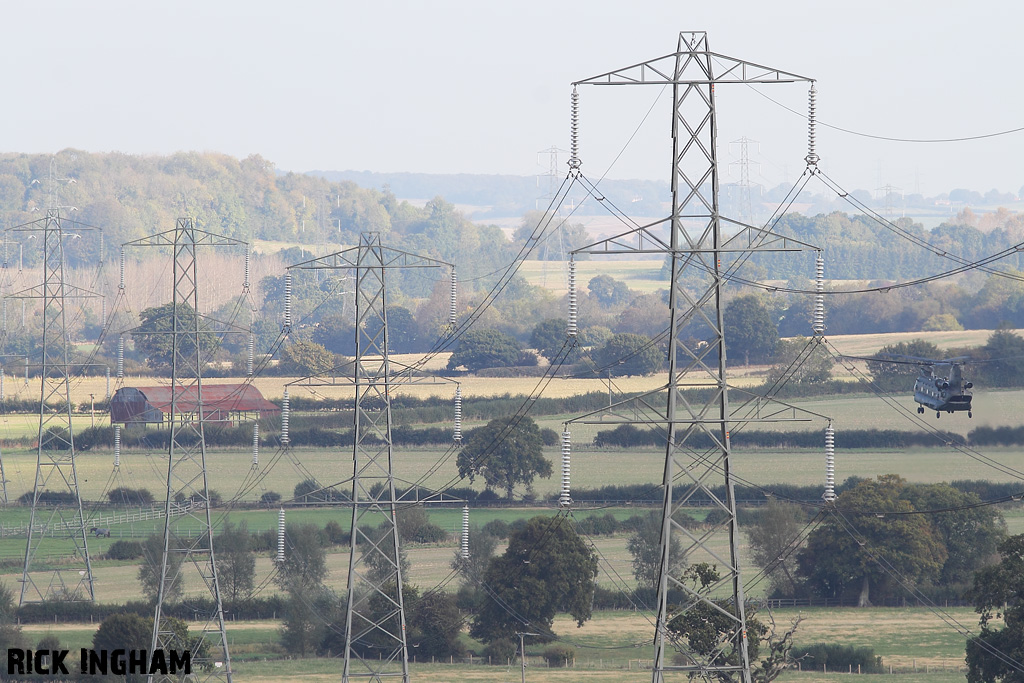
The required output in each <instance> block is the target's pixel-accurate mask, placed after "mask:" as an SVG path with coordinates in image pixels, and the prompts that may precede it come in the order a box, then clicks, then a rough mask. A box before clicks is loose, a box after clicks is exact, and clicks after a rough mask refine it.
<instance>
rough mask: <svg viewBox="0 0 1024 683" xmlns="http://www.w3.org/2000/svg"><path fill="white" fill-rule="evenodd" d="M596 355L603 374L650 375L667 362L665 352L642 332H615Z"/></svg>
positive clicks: (596, 360) (595, 359) (595, 360)
mask: <svg viewBox="0 0 1024 683" xmlns="http://www.w3.org/2000/svg"><path fill="white" fill-rule="evenodd" d="M593 355H594V362H595V363H597V365H598V367H599V368H600V369H601V374H602V375H604V374H606V373H610V374H611V375H612V376H613V377H615V376H622V375H650V374H652V373H655V372H657V371H658V370H661V368H662V366H663V365H664V364H665V357H664V353H662V351H661V349H659V348H658V346H657V345H656V344H654V343H652V342H651V340H650V338H649V337H645V336H643V335H640V334H628V333H625V334H615V335H612V338H611V339H609V340H608V342H607V343H606V344H605V345H604V346H603V347H602V348H601V349H599V350H598V351H597V352H596V353H594V354H593Z"/></svg>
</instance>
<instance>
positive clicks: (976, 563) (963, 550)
mask: <svg viewBox="0 0 1024 683" xmlns="http://www.w3.org/2000/svg"><path fill="white" fill-rule="evenodd" d="M900 497H901V498H903V499H904V500H909V501H910V503H911V505H913V506H914V508H915V509H917V510H948V512H938V513H934V514H930V515H928V519H929V520H930V521H931V523H932V526H933V527H934V528H935V531H936V532H937V533H938V535H939V538H941V539H942V542H943V544H944V545H945V546H946V555H947V557H946V562H945V563H944V564H943V565H942V572H941V573H940V574H939V578H938V582H939V583H941V584H943V585H950V584H966V583H968V582H970V580H971V577H972V576H973V575H974V572H975V570H977V569H980V568H981V567H983V566H985V565H986V564H989V563H990V562H992V560H993V559H994V558H995V557H996V553H997V548H998V546H999V543H1000V542H1001V541H1002V540H1003V538H1005V537H1006V522H1005V521H1004V520H1003V517H1002V515H1001V514H999V510H998V509H997V508H994V507H991V506H982V505H979V503H981V498H979V497H978V495H977V494H975V493H970V492H964V491H958V490H957V489H955V488H953V487H952V486H950V485H949V484H912V485H908V486H905V487H904V489H903V493H902V494H900Z"/></svg>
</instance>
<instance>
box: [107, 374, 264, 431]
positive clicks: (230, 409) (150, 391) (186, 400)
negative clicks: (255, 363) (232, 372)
mask: <svg viewBox="0 0 1024 683" xmlns="http://www.w3.org/2000/svg"><path fill="white" fill-rule="evenodd" d="M175 398H176V401H177V409H178V413H179V414H180V413H186V414H187V413H193V414H195V415H196V416H197V417H198V414H199V401H198V395H197V392H196V387H189V388H187V389H186V388H185V387H178V390H177V396H176V397H175ZM170 412H171V387H170V386H163V387H122V388H121V389H118V390H117V391H116V392H114V395H113V396H111V397H110V421H111V423H114V422H119V423H122V424H126V425H138V424H161V423H162V422H163V421H164V415H168V414H170ZM280 412H281V409H280V408H278V407H277V406H276V405H274V404H273V403H271V402H270V401H268V400H267V399H265V398H263V395H262V394H261V393H260V391H259V389H257V388H256V387H254V386H252V385H251V384H207V385H203V414H204V416H205V417H206V420H207V421H209V422H244V421H246V420H255V419H258V418H262V417H270V416H273V415H278V414H280Z"/></svg>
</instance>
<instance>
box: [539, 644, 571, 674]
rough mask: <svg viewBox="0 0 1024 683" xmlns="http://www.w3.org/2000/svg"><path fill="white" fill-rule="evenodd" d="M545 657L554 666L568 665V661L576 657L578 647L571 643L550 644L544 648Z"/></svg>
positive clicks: (549, 664)
mask: <svg viewBox="0 0 1024 683" xmlns="http://www.w3.org/2000/svg"><path fill="white" fill-rule="evenodd" d="M544 659H545V660H546V661H547V663H548V666H550V667H552V668H555V667H562V666H566V665H567V664H568V662H571V661H572V660H574V659H576V648H574V647H571V646H569V645H559V644H555V645H549V646H548V647H547V648H545V649H544Z"/></svg>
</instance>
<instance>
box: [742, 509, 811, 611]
mask: <svg viewBox="0 0 1024 683" xmlns="http://www.w3.org/2000/svg"><path fill="white" fill-rule="evenodd" d="M805 522H806V515H804V513H803V511H802V510H801V509H800V507H799V506H798V505H793V504H792V503H785V502H783V501H780V500H777V499H776V498H774V497H773V498H769V499H768V504H767V505H766V506H765V507H764V508H762V509H761V511H760V513H758V515H757V517H756V518H755V519H754V521H753V523H752V524H750V525H748V526H747V527H746V529H745V531H746V532H747V539H748V540H749V541H750V552H751V556H752V557H753V560H754V563H755V564H757V566H759V567H761V568H762V569H763V570H765V571H766V572H768V577H769V579H770V580H771V585H772V589H771V592H772V594H773V595H784V596H786V597H792V596H794V595H796V593H797V590H798V589H797V582H796V569H797V567H796V553H795V552H794V550H795V548H794V546H795V545H796V544H797V543H798V541H799V538H800V532H801V531H802V530H803V526H804V524H805Z"/></svg>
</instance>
